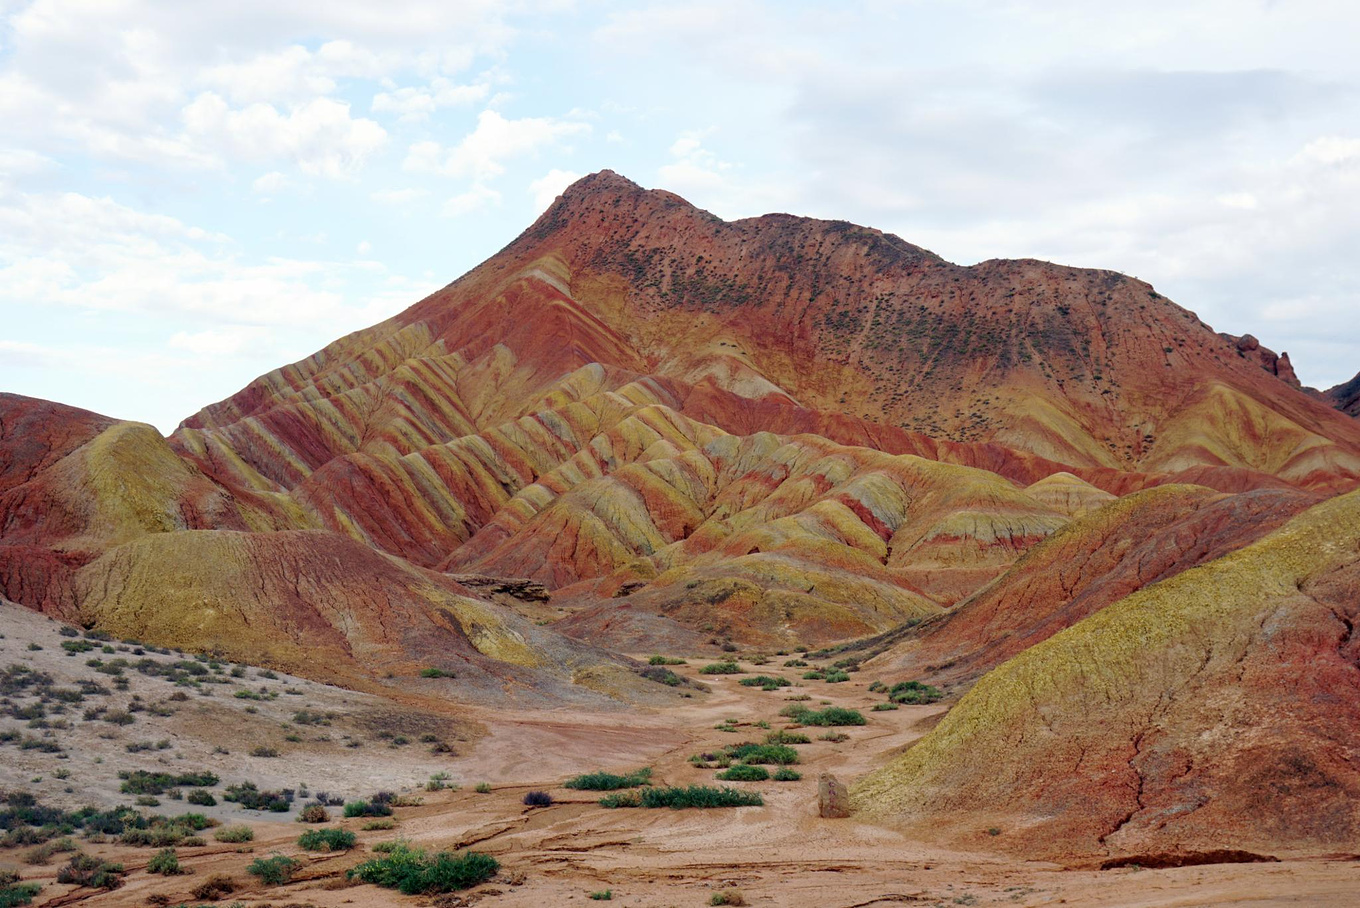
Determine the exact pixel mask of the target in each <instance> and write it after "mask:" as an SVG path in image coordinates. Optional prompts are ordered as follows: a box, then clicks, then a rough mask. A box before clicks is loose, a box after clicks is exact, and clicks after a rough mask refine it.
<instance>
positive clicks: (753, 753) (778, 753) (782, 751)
mask: <svg viewBox="0 0 1360 908" xmlns="http://www.w3.org/2000/svg"><path fill="white" fill-rule="evenodd" d="M723 753H724V754H726V755H727V756H728V758H730V759H732V760H736V761H738V762H741V763H750V764H755V763H774V764H777V765H779V766H788V765H789V764H792V763H797V762H798V751H796V750H794V749H793V748H792V747H789V746H787V745H784V744H753V743H751V742H750V741H747V742H744V743H742V744H729V745H728V746H727V747H724V748H723Z"/></svg>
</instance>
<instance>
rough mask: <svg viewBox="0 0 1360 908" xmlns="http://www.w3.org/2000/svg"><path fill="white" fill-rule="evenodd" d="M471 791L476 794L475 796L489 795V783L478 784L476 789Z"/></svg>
mask: <svg viewBox="0 0 1360 908" xmlns="http://www.w3.org/2000/svg"><path fill="white" fill-rule="evenodd" d="M472 790H473V791H475V792H477V794H491V783H490V782H478V783H477V785H476V787H475V788H473V789H472Z"/></svg>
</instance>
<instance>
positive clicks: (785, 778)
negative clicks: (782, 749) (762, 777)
mask: <svg viewBox="0 0 1360 908" xmlns="http://www.w3.org/2000/svg"><path fill="white" fill-rule="evenodd" d="M773 778H774V780H775V781H776V782H797V781H798V780H799V779H801V778H803V777H802V775H801V774H799V772H798V771H797V770H796V769H789V768H788V767H787V766H781V767H779V768H778V769H776V770H775V772H774V776H773Z"/></svg>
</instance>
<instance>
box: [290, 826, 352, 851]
mask: <svg viewBox="0 0 1360 908" xmlns="http://www.w3.org/2000/svg"><path fill="white" fill-rule="evenodd" d="M354 842H355V836H354V833H352V832H350V831H349V830H348V829H340V828H338V827H332V828H330V829H309V830H307V831H306V832H304V833H303V834H302V835H300V836H298V847H300V848H304V849H306V850H307V851H349V850H350V849H351V848H353V847H354Z"/></svg>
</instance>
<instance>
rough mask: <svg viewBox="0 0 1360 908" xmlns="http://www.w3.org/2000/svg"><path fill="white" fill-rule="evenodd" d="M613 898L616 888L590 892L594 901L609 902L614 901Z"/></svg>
mask: <svg viewBox="0 0 1360 908" xmlns="http://www.w3.org/2000/svg"><path fill="white" fill-rule="evenodd" d="M613 899H614V890H612V889H601V890H600V891H599V892H592V893H591V894H590V900H591V901H592V902H609V901H613Z"/></svg>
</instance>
